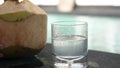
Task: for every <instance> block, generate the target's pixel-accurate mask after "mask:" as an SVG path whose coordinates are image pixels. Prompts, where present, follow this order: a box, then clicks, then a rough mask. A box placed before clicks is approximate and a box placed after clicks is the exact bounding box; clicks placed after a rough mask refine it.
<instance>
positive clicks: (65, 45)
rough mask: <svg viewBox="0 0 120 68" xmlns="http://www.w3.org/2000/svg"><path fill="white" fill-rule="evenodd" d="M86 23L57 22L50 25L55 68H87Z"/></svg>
mask: <svg viewBox="0 0 120 68" xmlns="http://www.w3.org/2000/svg"><path fill="white" fill-rule="evenodd" d="M87 26H88V25H87V23H86V22H83V21H57V22H55V23H52V24H51V27H52V46H53V54H54V55H55V62H54V65H55V68H86V67H87V53H88V49H87V48H88V46H87V40H88V36H87V33H88V32H87Z"/></svg>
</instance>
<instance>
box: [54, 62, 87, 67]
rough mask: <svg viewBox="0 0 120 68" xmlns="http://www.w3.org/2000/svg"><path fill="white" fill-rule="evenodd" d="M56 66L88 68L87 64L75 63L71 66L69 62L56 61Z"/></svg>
mask: <svg viewBox="0 0 120 68" xmlns="http://www.w3.org/2000/svg"><path fill="white" fill-rule="evenodd" d="M54 66H55V68H87V66H86V65H84V64H80V63H73V64H72V65H71V66H70V67H69V65H68V64H67V63H55V64H54Z"/></svg>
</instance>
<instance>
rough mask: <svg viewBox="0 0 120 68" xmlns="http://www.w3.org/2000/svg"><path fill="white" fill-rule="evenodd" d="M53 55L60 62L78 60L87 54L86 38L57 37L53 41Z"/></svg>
mask: <svg viewBox="0 0 120 68" xmlns="http://www.w3.org/2000/svg"><path fill="white" fill-rule="evenodd" d="M53 46H54V54H55V55H56V56H57V57H58V59H60V58H61V60H64V59H68V60H72V59H75V60H77V59H78V60H79V59H81V58H82V57H84V56H85V55H86V54H87V38H86V37H84V36H76V35H75V36H74V35H73V36H59V37H56V38H54V39H53Z"/></svg>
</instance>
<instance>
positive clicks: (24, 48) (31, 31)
mask: <svg viewBox="0 0 120 68" xmlns="http://www.w3.org/2000/svg"><path fill="white" fill-rule="evenodd" d="M46 32H47V14H46V12H45V11H44V10H43V9H41V8H40V7H38V6H36V5H34V4H33V3H31V2H30V1H28V0H23V1H21V2H19V1H18V0H5V2H4V3H3V4H2V5H0V55H1V57H6V58H11V57H29V56H33V55H35V54H37V53H39V52H40V51H41V49H43V48H44V46H45V44H46Z"/></svg>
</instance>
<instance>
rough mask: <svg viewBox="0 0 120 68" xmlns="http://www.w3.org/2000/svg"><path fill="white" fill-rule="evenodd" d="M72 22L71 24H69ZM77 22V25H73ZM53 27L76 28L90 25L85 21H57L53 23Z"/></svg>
mask: <svg viewBox="0 0 120 68" xmlns="http://www.w3.org/2000/svg"><path fill="white" fill-rule="evenodd" d="M68 22H71V23H68ZM72 22H75V23H72ZM51 24H52V25H58V26H67V25H68V26H75V25H88V23H87V22H85V21H55V22H53V23H51Z"/></svg>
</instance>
